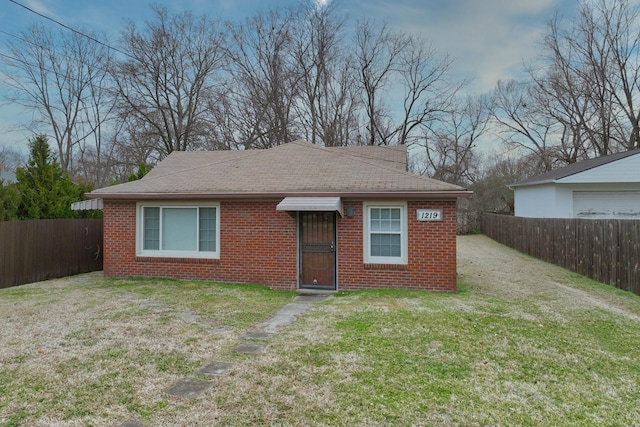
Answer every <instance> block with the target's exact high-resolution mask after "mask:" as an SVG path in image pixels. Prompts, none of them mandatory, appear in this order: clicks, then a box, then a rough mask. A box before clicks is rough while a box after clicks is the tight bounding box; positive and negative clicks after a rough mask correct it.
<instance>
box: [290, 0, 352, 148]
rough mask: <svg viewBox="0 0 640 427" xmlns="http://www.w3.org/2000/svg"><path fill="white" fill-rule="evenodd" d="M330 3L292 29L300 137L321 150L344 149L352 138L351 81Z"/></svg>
mask: <svg viewBox="0 0 640 427" xmlns="http://www.w3.org/2000/svg"><path fill="white" fill-rule="evenodd" d="M344 24H345V18H344V16H340V15H337V13H336V8H335V6H334V4H333V3H330V4H329V5H328V6H324V7H318V6H315V5H313V6H310V7H309V8H307V9H306V10H304V11H303V13H301V16H300V18H299V24H298V25H297V26H296V30H297V31H296V35H295V40H294V47H293V55H294V60H295V64H296V67H297V70H298V72H299V75H300V90H299V101H298V102H297V103H296V105H295V107H296V111H297V117H298V121H299V125H300V127H301V129H302V130H303V132H304V135H305V138H306V139H307V140H308V141H309V142H311V143H313V144H323V145H325V146H337V145H348V144H349V143H351V142H353V141H352V138H354V136H355V135H356V133H357V120H356V113H357V107H358V100H357V91H356V90H355V89H354V88H355V86H356V83H357V81H356V79H355V76H354V73H353V71H354V68H353V67H352V64H351V59H350V57H349V50H348V49H347V48H346V46H345V44H344V42H343V40H344V39H345V35H344V31H343V27H344Z"/></svg>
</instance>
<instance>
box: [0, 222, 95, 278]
mask: <svg viewBox="0 0 640 427" xmlns="http://www.w3.org/2000/svg"><path fill="white" fill-rule="evenodd" d="M97 270H102V220H101V219H49V220H38V221H8V222H0V288H6V287H10V286H17V285H22V284H25V283H31V282H37V281H40V280H46V279H52V278H56V277H64V276H69V275H73V274H79V273H87V272H89V271H97Z"/></svg>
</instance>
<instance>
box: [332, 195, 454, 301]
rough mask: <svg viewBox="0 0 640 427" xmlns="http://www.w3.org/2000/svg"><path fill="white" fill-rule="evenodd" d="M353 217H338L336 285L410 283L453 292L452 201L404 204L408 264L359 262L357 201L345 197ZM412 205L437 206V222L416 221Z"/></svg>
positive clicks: (360, 211) (356, 286) (409, 285)
mask: <svg viewBox="0 0 640 427" xmlns="http://www.w3.org/2000/svg"><path fill="white" fill-rule="evenodd" d="M348 207H351V208H353V211H354V216H353V217H351V218H349V217H344V218H340V219H338V287H339V289H341V290H351V289H371V288H390V287H399V288H412V289H428V290H436V291H447V292H455V290H456V202H455V201H421V202H411V201H410V202H408V203H407V220H408V239H409V240H408V249H409V254H408V260H409V262H408V264H407V265H398V264H387V265H384V264H383V265H381V264H365V263H364V251H363V246H362V245H363V238H364V236H363V233H364V230H365V228H364V223H363V213H364V210H363V204H362V202H345V203H344V209H345V211H346V209H347V208H348ZM417 209H442V216H443V220H442V221H437V222H435V221H434V222H422V221H418V220H417V219H416V216H417V213H416V210H417Z"/></svg>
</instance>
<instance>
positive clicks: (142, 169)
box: [127, 161, 153, 182]
mask: <svg viewBox="0 0 640 427" xmlns="http://www.w3.org/2000/svg"><path fill="white" fill-rule="evenodd" d="M151 169H153V166H152V165H150V164H148V163H145V162H143V161H140V163H138V170H137V171H136V172H135V173H132V174H131V175H129V178H127V181H128V182H131V181H137V180H139V179H142V177H144V176H145V175H146V174H148V173H149V172H151Z"/></svg>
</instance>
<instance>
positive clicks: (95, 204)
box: [71, 199, 103, 211]
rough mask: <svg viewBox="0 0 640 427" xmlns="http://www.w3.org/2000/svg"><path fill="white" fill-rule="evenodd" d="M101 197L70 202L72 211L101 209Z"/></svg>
mask: <svg viewBox="0 0 640 427" xmlns="http://www.w3.org/2000/svg"><path fill="white" fill-rule="evenodd" d="M102 207H103V204H102V199H89V200H83V201H81V202H75V203H72V204H71V210H72V211H90V210H93V209H102Z"/></svg>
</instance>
